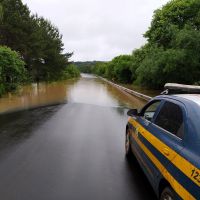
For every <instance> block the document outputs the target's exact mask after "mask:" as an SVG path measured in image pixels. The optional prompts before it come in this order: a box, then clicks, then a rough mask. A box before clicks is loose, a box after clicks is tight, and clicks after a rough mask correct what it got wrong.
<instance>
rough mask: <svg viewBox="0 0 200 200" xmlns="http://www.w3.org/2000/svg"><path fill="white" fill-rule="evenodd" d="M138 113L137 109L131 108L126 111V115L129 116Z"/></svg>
mask: <svg viewBox="0 0 200 200" xmlns="http://www.w3.org/2000/svg"><path fill="white" fill-rule="evenodd" d="M138 114H139V113H138V110H137V109H131V110H129V111H128V112H127V115H128V116H131V117H133V116H137V115H138Z"/></svg>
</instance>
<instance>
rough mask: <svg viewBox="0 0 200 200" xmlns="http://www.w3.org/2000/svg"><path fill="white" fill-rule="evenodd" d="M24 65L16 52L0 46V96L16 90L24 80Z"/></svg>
mask: <svg viewBox="0 0 200 200" xmlns="http://www.w3.org/2000/svg"><path fill="white" fill-rule="evenodd" d="M24 66H25V63H24V61H22V59H21V58H20V56H19V54H18V53H17V52H16V51H12V50H11V49H10V48H8V47H4V46H0V83H1V84H0V95H2V94H3V93H4V92H8V91H12V90H14V89H16V88H17V86H18V85H19V84H21V83H22V82H23V81H24V80H25V78H26V70H25V67H24Z"/></svg>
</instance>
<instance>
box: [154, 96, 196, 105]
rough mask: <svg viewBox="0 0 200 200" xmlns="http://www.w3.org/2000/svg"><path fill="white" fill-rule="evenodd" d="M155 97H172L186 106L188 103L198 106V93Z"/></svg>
mask: <svg viewBox="0 0 200 200" xmlns="http://www.w3.org/2000/svg"><path fill="white" fill-rule="evenodd" d="M155 98H159V99H174V100H178V101H180V102H182V103H184V104H185V105H186V106H187V105H188V104H190V105H193V106H197V107H199V106H200V94H173V95H160V96H157V97H155Z"/></svg>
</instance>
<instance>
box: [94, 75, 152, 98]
mask: <svg viewBox="0 0 200 200" xmlns="http://www.w3.org/2000/svg"><path fill="white" fill-rule="evenodd" d="M97 77H98V78H100V79H102V80H103V81H105V82H107V83H109V84H111V85H113V86H114V87H116V88H119V89H120V90H123V91H125V92H127V93H129V94H131V95H133V96H136V97H139V98H141V99H143V100H146V101H149V100H151V99H152V97H150V96H147V95H145V94H142V93H139V92H136V91H134V90H131V89H128V88H126V87H123V86H121V85H118V84H116V83H113V82H112V81H109V80H107V79H105V78H102V77H100V76H97Z"/></svg>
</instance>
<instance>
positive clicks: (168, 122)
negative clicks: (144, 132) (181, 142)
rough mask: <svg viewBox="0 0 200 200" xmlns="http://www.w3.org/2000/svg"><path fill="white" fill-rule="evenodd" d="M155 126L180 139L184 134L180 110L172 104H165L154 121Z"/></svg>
mask: <svg viewBox="0 0 200 200" xmlns="http://www.w3.org/2000/svg"><path fill="white" fill-rule="evenodd" d="M155 124H156V125H158V126H159V127H161V128H163V129H165V130H167V131H169V132H170V133H172V134H174V135H176V136H178V137H180V138H182V137H183V133H184V123H183V112H182V109H181V108H180V106H178V105H176V104H174V103H171V102H165V103H164V105H163V107H162V108H161V110H160V112H159V114H158V116H157V117H156V119H155Z"/></svg>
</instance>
